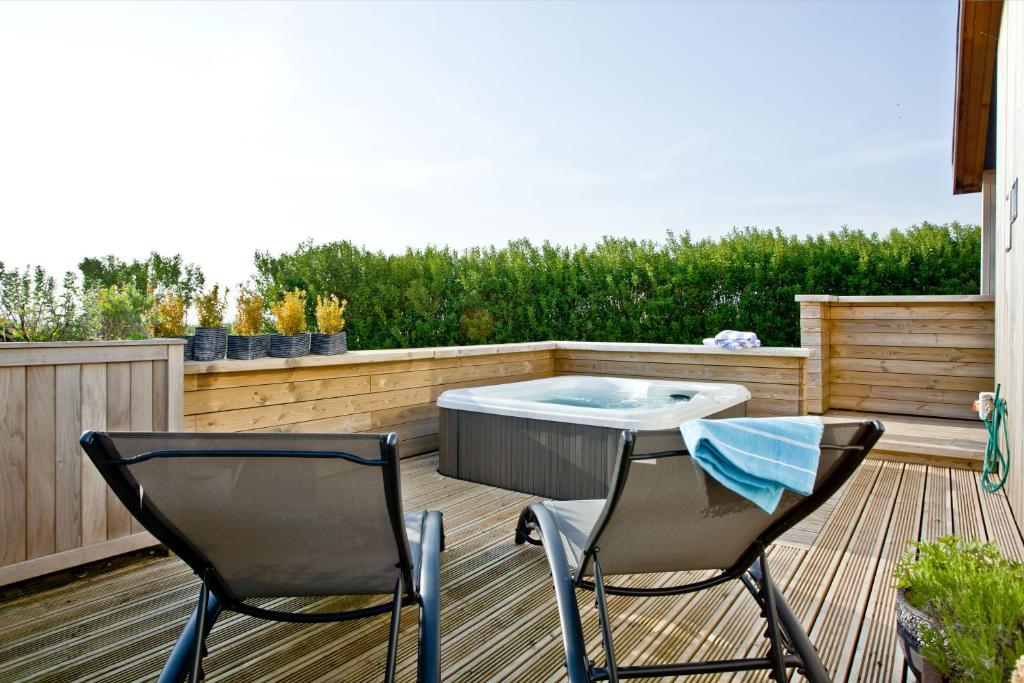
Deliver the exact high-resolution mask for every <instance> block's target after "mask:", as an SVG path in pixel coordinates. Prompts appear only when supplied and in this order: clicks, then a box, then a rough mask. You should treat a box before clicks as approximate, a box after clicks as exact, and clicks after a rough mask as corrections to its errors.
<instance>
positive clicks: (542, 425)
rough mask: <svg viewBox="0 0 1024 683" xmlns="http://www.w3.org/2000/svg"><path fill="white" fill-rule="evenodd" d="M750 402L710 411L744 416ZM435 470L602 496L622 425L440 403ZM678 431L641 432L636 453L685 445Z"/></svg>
mask: <svg viewBox="0 0 1024 683" xmlns="http://www.w3.org/2000/svg"><path fill="white" fill-rule="evenodd" d="M745 414H746V404H745V403H741V404H739V405H737V406H733V407H732V408H729V409H726V410H724V411H721V412H719V413H716V414H714V415H712V416H710V417H712V418H724V417H742V416H744V415H745ZM439 418H440V424H439V427H440V453H439V456H438V472H440V473H441V474H443V475H445V476H448V477H455V478H457V479H463V480H466V481H473V482H477V483H480V484H487V485H490V486H498V487H500V488H505V489H511V490H514V491H522V492H524V493H531V494H534V495H538V496H544V497H546V498H554V499H561V500H581V499H590V498H604V497H605V496H606V495H607V493H608V486H609V483H610V481H611V475H612V469H613V468H614V467H615V457H616V454H617V452H618V445H619V436H620V434H621V433H622V430H621V429H613V428H610V427H594V426H590V425H579V424H573V423H568V422H551V421H548V420H533V419H528V418H521V417H509V416H506V415H493V414H490V413H477V412H471V411H464V410H452V409H445V408H442V409H440V411H439ZM682 447H683V444H682V437H681V436H680V435H679V431H678V430H675V429H670V430H658V431H641V432H639V433H638V436H637V443H636V452H638V453H644V452H654V451H658V450H671V449H674V448H682Z"/></svg>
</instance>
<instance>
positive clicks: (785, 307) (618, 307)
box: [255, 223, 981, 349]
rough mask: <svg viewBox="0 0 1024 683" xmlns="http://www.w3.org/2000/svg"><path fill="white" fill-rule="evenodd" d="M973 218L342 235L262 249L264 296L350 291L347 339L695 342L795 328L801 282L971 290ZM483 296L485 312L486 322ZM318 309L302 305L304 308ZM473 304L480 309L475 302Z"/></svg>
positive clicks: (368, 342)
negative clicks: (453, 238) (601, 234)
mask: <svg viewBox="0 0 1024 683" xmlns="http://www.w3.org/2000/svg"><path fill="white" fill-rule="evenodd" d="M980 244H981V240H980V231H979V229H978V228H977V227H976V226H961V225H959V224H957V223H952V224H949V225H932V224H929V223H923V224H921V225H918V226H913V227H911V228H909V229H908V230H906V231H896V230H893V231H892V232H890V233H888V234H887V235H884V236H879V235H868V234H865V233H863V232H860V231H855V230H847V229H843V230H840V231H837V232H831V233H828V234H825V235H817V236H812V237H803V238H801V237H795V236H791V235H785V234H783V233H782V232H781V231H780V230H757V229H753V228H747V229H742V230H734V231H732V232H731V233H729V234H728V235H725V236H724V237H722V238H720V239H703V240H699V241H695V240H693V239H692V238H691V237H690V235H688V234H683V235H674V234H672V233H669V234H668V235H667V236H666V238H665V239H664V240H663V241H661V242H651V241H637V240H632V239H621V238H605V239H604V240H602V241H601V242H599V243H598V244H597V245H596V246H573V247H564V246H557V245H553V244H548V243H544V244H541V245H536V244H532V243H530V242H528V241H526V240H518V241H515V242H510V243H509V244H507V245H506V246H504V247H501V248H493V247H489V248H475V249H468V250H465V251H462V252H459V251H456V250H453V249H448V248H438V247H427V248H424V249H409V250H406V251H405V252H404V253H400V254H393V255H388V254H384V253H381V252H372V251H368V250H366V249H362V248H360V247H358V246H357V245H354V244H352V243H351V242H333V243H329V244H319V245H317V244H313V243H311V242H304V243H302V244H300V245H299V246H298V248H297V249H296V250H294V251H293V252H290V253H284V254H280V255H277V256H272V255H270V254H267V253H257V254H256V260H255V266H256V271H257V274H256V279H255V281H256V287H257V289H258V290H259V291H260V293H261V294H262V295H263V296H264V299H265V300H267V301H274V300H276V299H277V298H279V297H280V296H281V294H282V293H283V292H286V291H290V290H292V289H293V288H296V287H297V288H300V289H302V290H303V291H306V292H308V293H309V296H310V297H312V299H313V301H315V300H316V297H317V296H321V295H323V296H327V295H329V294H331V293H337V294H338V296H339V297H341V296H344V298H347V299H348V300H349V302H350V303H349V309H348V313H349V321H348V324H347V325H346V331H347V332H348V338H349V344H350V346H351V348H354V349H359V348H363V349H366V348H403V347H406V348H407V347H415V346H448V345H453V344H472V343H480V342H481V341H483V340H485V339H486V341H488V342H493V343H506V342H520V341H539V340H545V339H575V340H582V341H624V342H628V341H633V342H662V343H687V342H690V343H700V340H701V339H703V338H704V337H708V336H713V335H714V334H715V333H717V332H718V331H720V330H722V329H746V330H753V331H754V332H757V334H758V336H759V337H760V338H761V340H762V342H763V343H765V344H766V345H774V346H792V345H796V344H798V343H799V341H800V310H799V306H798V305H797V303H796V302H795V301H794V300H793V297H794V295H796V294H847V295H851V294H860V295H869V294H967V293H974V292H977V291H978V263H979V260H980V253H981V251H980V249H981V247H980ZM472 309H482V310H485V311H487V313H488V314H489V315H490V316H491V323H492V329H491V330H490V332H489V333H487V334H484V335H483V336H480V335H481V333H482V332H483V330H484V329H485V328H486V325H482V326H481V325H479V324H477V323H481V324H482V323H483V322H484V317H483V315H482V314H478V313H471V314H470V315H469V316H468V317H466V320H465V322H466V324H463V323H464V317H465V314H466V312H467V311H470V310H472ZM313 313H314V311H312V310H309V309H308V308H307V311H306V315H307V318H308V319H311V317H312V314H313ZM478 315H479V316H480V317H479V319H477V318H476V317H475V316H478Z"/></svg>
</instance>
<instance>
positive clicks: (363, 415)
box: [185, 342, 553, 457]
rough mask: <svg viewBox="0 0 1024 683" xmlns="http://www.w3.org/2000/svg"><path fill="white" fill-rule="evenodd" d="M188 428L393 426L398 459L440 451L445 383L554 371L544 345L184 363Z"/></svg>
mask: <svg viewBox="0 0 1024 683" xmlns="http://www.w3.org/2000/svg"><path fill="white" fill-rule="evenodd" d="M185 373H186V374H185V429H186V430H187V431H197V432H390V431H395V432H398V436H399V453H400V454H401V455H402V456H403V457H407V456H410V455H418V454H420V453H427V452H429V451H434V450H437V433H438V423H437V405H436V403H435V402H436V401H437V397H438V396H440V395H441V392H443V391H445V390H446V389H454V388H459V387H472V386H480V385H484V384H503V383H506V382H520V381H524V380H528V379H538V378H541V377H550V376H551V375H552V374H553V362H552V359H551V351H550V344H548V343H546V342H544V343H538V344H507V345H496V346H477V347H451V348H436V349H406V350H397V351H359V352H353V353H348V354H343V355H339V356H306V357H304V358H298V359H292V360H284V359H276V358H268V359H263V360H257V361H221V362H216V363H188V364H187V365H186V368H185Z"/></svg>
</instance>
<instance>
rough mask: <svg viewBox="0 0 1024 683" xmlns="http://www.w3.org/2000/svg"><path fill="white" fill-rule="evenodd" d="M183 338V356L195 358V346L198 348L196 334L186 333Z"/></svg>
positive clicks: (188, 358) (186, 358)
mask: <svg viewBox="0 0 1024 683" xmlns="http://www.w3.org/2000/svg"><path fill="white" fill-rule="evenodd" d="M181 338H182V339H184V340H185V349H184V351H183V354H184V355H183V358H184V359H185V360H195V358H194V353H193V352H194V351H195V348H196V338H195V335H191V334H189V335H185V336H183V337H181Z"/></svg>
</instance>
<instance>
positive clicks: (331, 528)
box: [81, 432, 413, 603]
mask: <svg viewBox="0 0 1024 683" xmlns="http://www.w3.org/2000/svg"><path fill="white" fill-rule="evenodd" d="M81 443H82V447H83V448H84V449H85V451H86V453H87V454H88V455H89V457H90V458H91V459H92V461H93V463H95V464H96V466H97V467H98V468H99V470H100V472H101V473H102V474H103V477H104V478H105V479H106V481H107V483H108V484H109V485H110V487H111V488H112V489H113V490H114V492H115V493H116V494H117V496H118V498H120V500H121V502H122V503H124V504H125V506H126V507H127V508H128V510H129V511H131V513H132V514H133V515H135V517H136V518H137V519H138V520H139V521H140V522H141V523H142V524H143V526H145V527H146V529H148V530H149V531H150V532H151V533H152V534H153V535H154V536H156V537H157V539H159V540H160V541H161V542H162V543H164V544H165V545H167V546H168V547H169V548H170V549H171V550H172V551H174V552H175V553H176V554H177V555H179V556H180V557H181V558H182V559H183V560H184V561H185V562H187V563H188V564H189V565H190V566H191V567H192V568H193V569H195V570H196V572H197V573H200V574H202V573H204V572H205V573H206V574H207V576H208V581H209V582H210V587H211V589H212V590H213V591H214V592H215V593H216V594H217V595H218V597H219V598H221V600H223V601H226V602H229V603H230V602H238V601H241V600H243V599H245V598H250V597H260V596H275V597H292V596H303V595H351V594H378V593H391V592H393V591H394V589H395V583H396V581H397V579H398V577H399V572H400V571H401V572H403V574H404V575H403V577H402V578H403V580H404V582H405V585H406V586H412V585H413V583H412V576H411V564H410V552H409V545H408V540H407V539H406V535H405V526H404V523H403V519H402V502H401V491H400V486H399V473H398V448H397V436H396V435H395V434H167V433H147V432H132V433H103V432H86V433H85V434H83V435H82V439H81Z"/></svg>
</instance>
